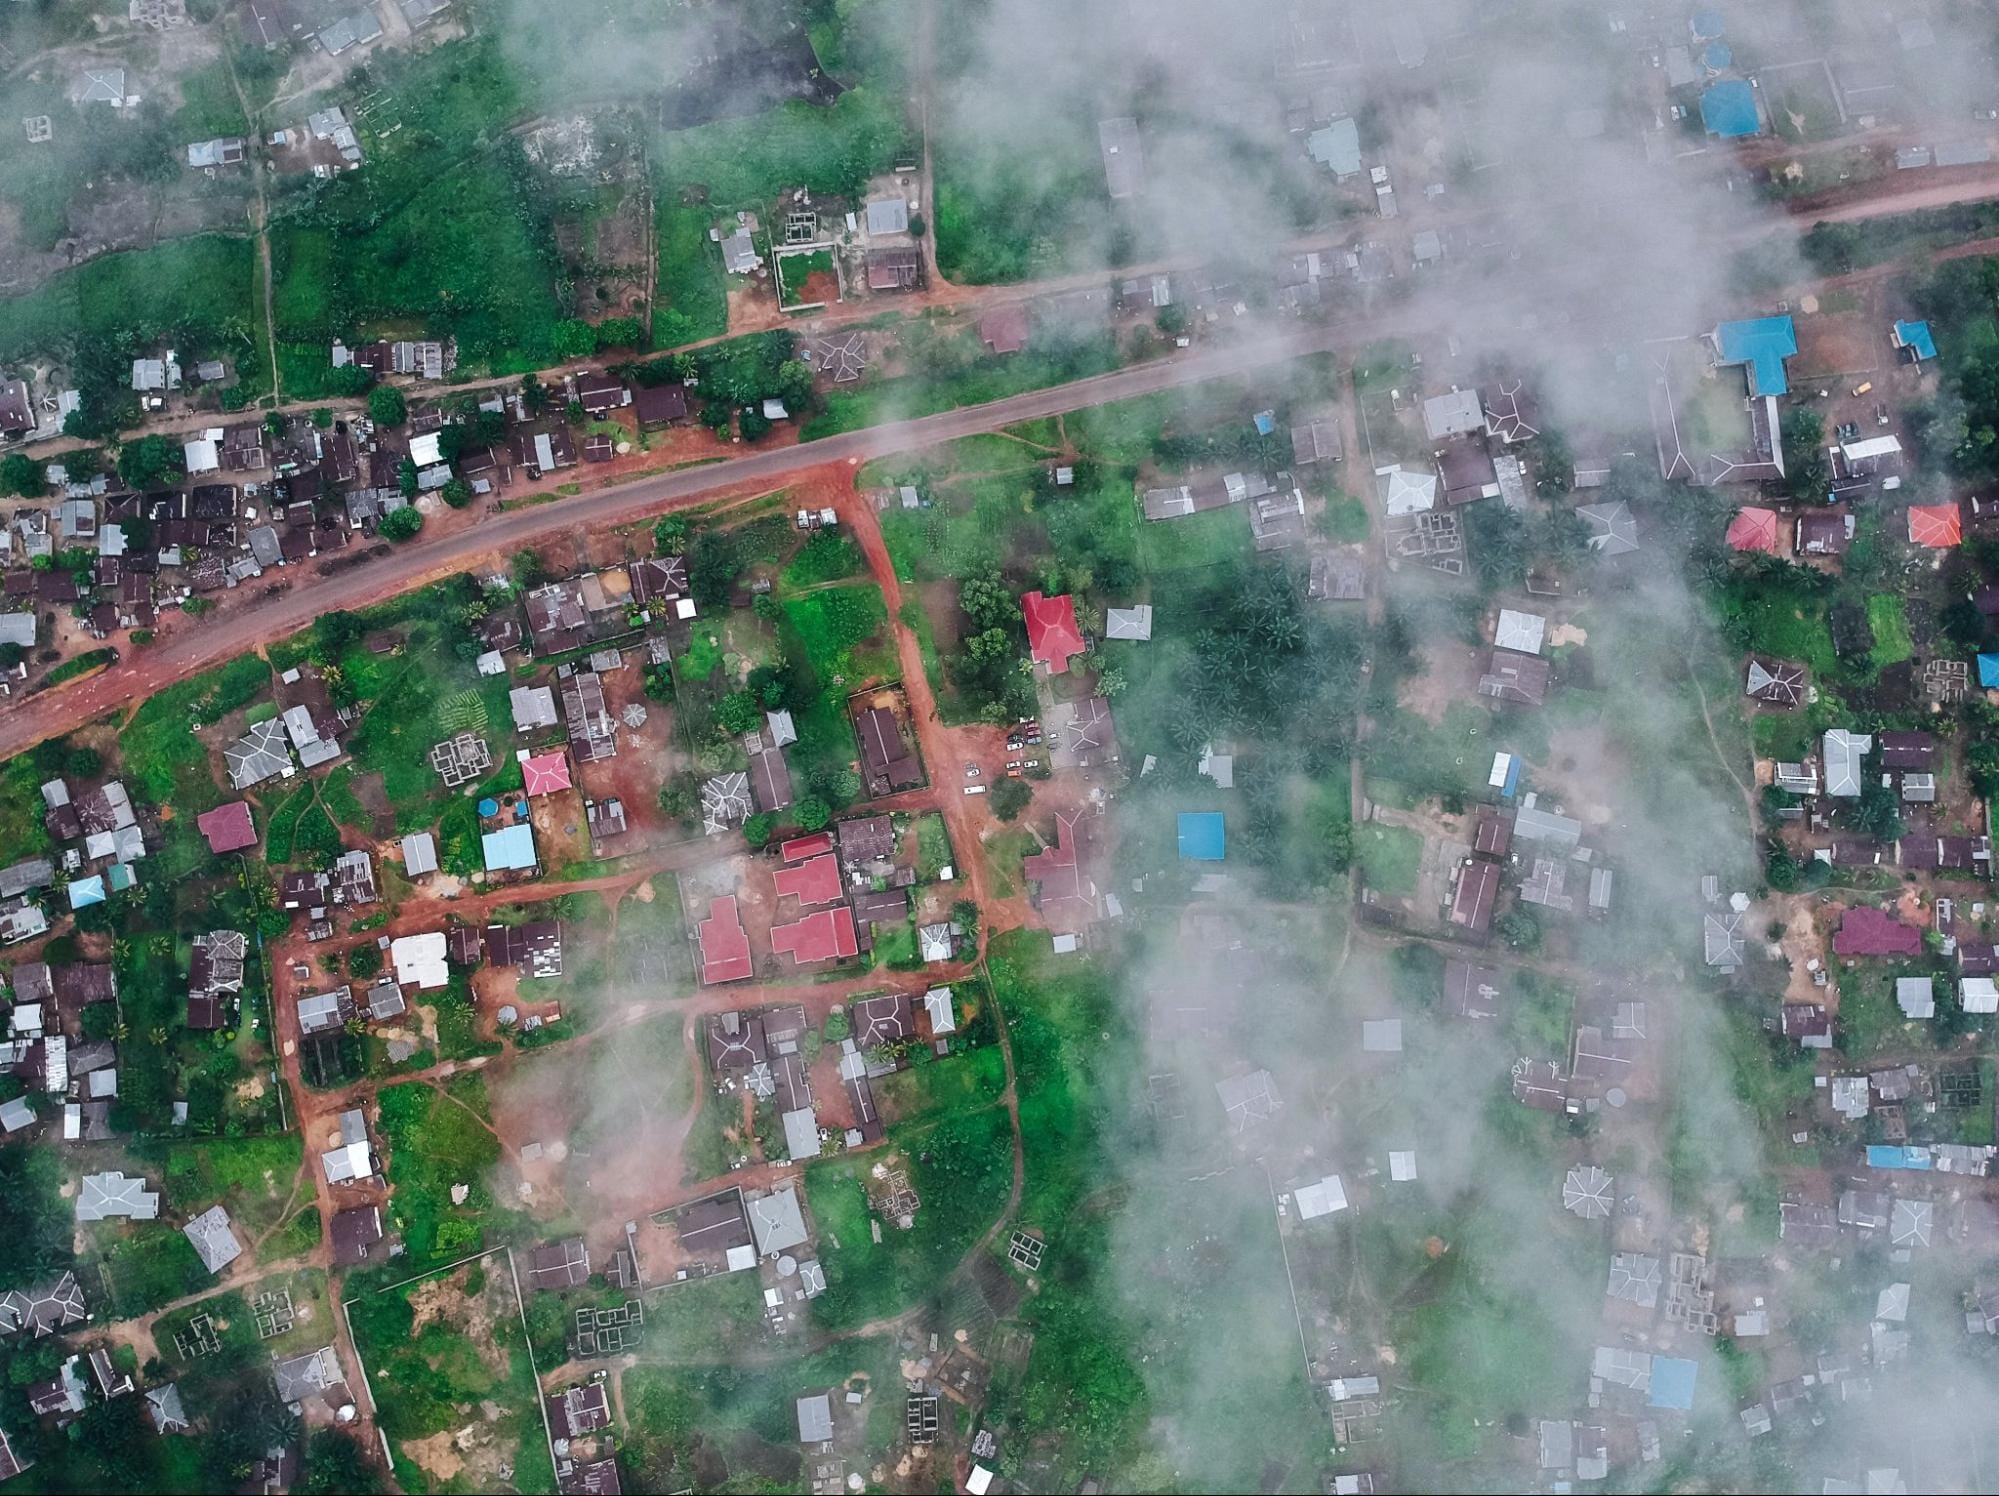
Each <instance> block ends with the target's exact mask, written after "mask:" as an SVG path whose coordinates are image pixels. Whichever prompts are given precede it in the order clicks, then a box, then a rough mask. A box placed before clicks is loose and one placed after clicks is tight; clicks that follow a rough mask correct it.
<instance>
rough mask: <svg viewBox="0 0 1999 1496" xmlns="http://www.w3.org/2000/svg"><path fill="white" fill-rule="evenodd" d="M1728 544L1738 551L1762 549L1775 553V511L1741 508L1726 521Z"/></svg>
mask: <svg viewBox="0 0 1999 1496" xmlns="http://www.w3.org/2000/svg"><path fill="white" fill-rule="evenodd" d="M1728 544H1729V546H1730V548H1731V549H1733V550H1738V551H1763V552H1766V553H1767V554H1769V555H1772V556H1774V555H1776V554H1777V549H1778V547H1777V511H1776V510H1774V509H1756V508H1749V509H1742V510H1738V511H1737V512H1736V516H1735V518H1734V519H1732V520H1730V521H1729V522H1728Z"/></svg>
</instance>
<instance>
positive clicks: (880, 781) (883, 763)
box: [856, 706, 923, 795]
mask: <svg viewBox="0 0 1999 1496" xmlns="http://www.w3.org/2000/svg"><path fill="white" fill-rule="evenodd" d="M856 725H857V726H858V727H859V729H860V732H859V736H860V740H861V762H862V766H863V768H865V770H866V771H867V777H868V789H869V791H870V793H872V794H876V795H886V794H890V793H892V792H893V791H895V790H906V789H911V788H913V787H915V786H916V785H919V784H921V783H922V782H923V770H922V769H921V768H920V767H919V766H918V765H917V762H916V757H915V755H914V754H912V753H911V752H910V751H909V746H908V744H906V743H905V742H904V741H903V739H902V731H901V726H900V724H899V723H898V722H897V720H896V715H895V713H894V712H892V711H890V710H889V709H888V708H887V707H885V706H872V707H869V708H868V709H867V710H866V711H864V712H862V713H861V717H860V721H859V723H857V724H856Z"/></svg>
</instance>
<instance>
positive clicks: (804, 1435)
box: [797, 1392, 833, 1447]
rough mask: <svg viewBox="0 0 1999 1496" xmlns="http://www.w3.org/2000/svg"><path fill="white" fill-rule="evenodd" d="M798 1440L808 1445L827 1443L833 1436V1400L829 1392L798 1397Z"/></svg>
mask: <svg viewBox="0 0 1999 1496" xmlns="http://www.w3.org/2000/svg"><path fill="white" fill-rule="evenodd" d="M797 1412H798V1442H799V1443H800V1444H804V1445H807V1446H808V1447H809V1446H813V1445H819V1444H827V1443H830V1442H832V1438H833V1400H832V1396H831V1394H829V1393H825V1392H821V1393H818V1394H816V1395H814V1396H812V1397H801V1398H799V1399H798V1407H797Z"/></svg>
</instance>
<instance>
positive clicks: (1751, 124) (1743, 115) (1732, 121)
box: [1701, 78, 1763, 140]
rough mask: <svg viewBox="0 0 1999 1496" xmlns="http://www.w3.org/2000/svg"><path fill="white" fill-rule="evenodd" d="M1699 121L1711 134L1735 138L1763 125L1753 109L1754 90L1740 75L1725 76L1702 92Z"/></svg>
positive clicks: (1752, 131)
mask: <svg viewBox="0 0 1999 1496" xmlns="http://www.w3.org/2000/svg"><path fill="white" fill-rule="evenodd" d="M1701 123H1702V124H1703V125H1705V126H1707V132H1708V134H1710V135H1719V136H1720V137H1721V138H1722V139H1723V140H1738V139H1740V138H1741V137H1742V136H1744V135H1754V134H1756V133H1757V132H1758V131H1759V130H1761V129H1762V128H1763V116H1762V115H1761V114H1760V113H1759V112H1758V111H1757V108H1756V90H1755V89H1753V88H1751V87H1750V86H1749V85H1748V84H1747V83H1744V82H1743V81H1742V80H1741V79H1740V78H1726V79H1723V80H1722V81H1721V82H1720V83H1715V84H1711V85H1709V87H1708V91H1707V92H1706V93H1704V94H1702V95H1701Z"/></svg>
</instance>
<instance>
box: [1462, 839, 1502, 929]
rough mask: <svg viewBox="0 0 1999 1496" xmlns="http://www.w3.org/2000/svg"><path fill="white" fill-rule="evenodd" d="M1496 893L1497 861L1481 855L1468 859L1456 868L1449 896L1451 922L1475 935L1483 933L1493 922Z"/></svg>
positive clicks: (1497, 890)
mask: <svg viewBox="0 0 1999 1496" xmlns="http://www.w3.org/2000/svg"><path fill="white" fill-rule="evenodd" d="M1498 896H1499V864H1498V863H1496V862H1487V861H1486V860H1485V859H1483V858H1471V859H1468V860H1467V861H1466V862H1465V863H1464V864H1463V865H1462V866H1461V867H1460V869H1459V872H1458V884H1457V888H1456V890H1455V891H1454V892H1453V893H1452V895H1451V923H1452V924H1454V925H1457V926H1459V927H1461V928H1463V929H1465V930H1469V931H1470V932H1471V933H1472V934H1474V935H1483V934H1485V933H1486V931H1487V930H1488V929H1489V928H1490V927H1491V924H1492V906H1493V901H1494V900H1495V899H1497V898H1498Z"/></svg>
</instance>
